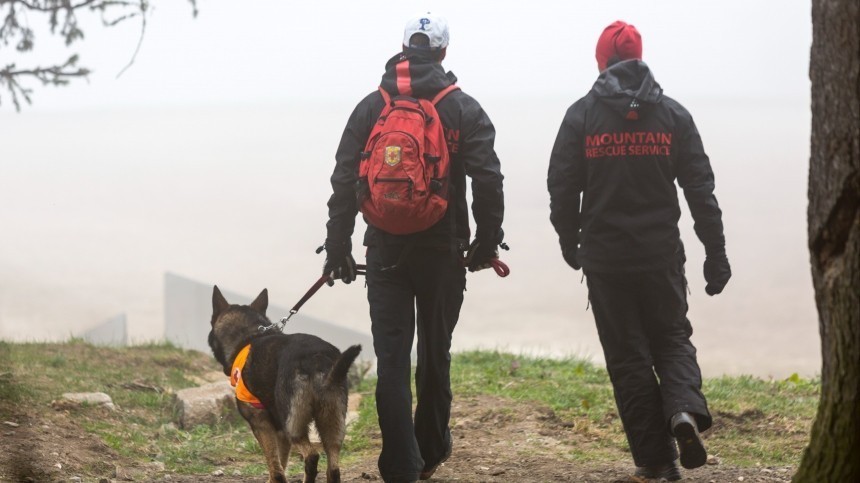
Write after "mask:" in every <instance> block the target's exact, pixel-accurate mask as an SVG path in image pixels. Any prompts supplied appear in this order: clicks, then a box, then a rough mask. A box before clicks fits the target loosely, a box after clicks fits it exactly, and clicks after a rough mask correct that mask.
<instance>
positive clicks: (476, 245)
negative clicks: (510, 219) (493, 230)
mask: <svg viewBox="0 0 860 483" xmlns="http://www.w3.org/2000/svg"><path fill="white" fill-rule="evenodd" d="M498 246H499V247H500V248H501V249H503V250H506V251H507V250H510V247H509V246H508V244H507V243H504V242H502V243H499V244H498ZM488 247H489V248H488ZM463 265H464V266H466V267H467V268H468V269H469V271H470V272H478V271H480V270H484V269H487V268H492V269H493V271H495V272H496V275H498V276H500V277H502V278H504V277H507V276H508V275H510V274H511V269H510V268H509V267H508V265H507V264H506V263H505V262H503V261H501V260H500V259H499V250H498V249H497V248H496V246H494V245H491V244H489V243H485V244H484V245H483V247H482V245H481V242H480V241H478V240H477V239H475V241H473V242H472V244H471V245H469V251H468V252H466V258H464V259H463Z"/></svg>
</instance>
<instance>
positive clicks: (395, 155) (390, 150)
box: [385, 146, 400, 166]
mask: <svg viewBox="0 0 860 483" xmlns="http://www.w3.org/2000/svg"><path fill="white" fill-rule="evenodd" d="M399 162H400V146H385V164H387V165H389V166H397V164H398V163H399Z"/></svg>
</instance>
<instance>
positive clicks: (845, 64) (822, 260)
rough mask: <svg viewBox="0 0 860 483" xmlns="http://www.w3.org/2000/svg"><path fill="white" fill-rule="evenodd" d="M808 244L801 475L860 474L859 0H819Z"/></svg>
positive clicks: (818, 478) (841, 478) (842, 478)
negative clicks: (809, 417) (814, 342)
mask: <svg viewBox="0 0 860 483" xmlns="http://www.w3.org/2000/svg"><path fill="white" fill-rule="evenodd" d="M812 32H813V41H812V52H811V59H810V65H809V71H810V78H811V79H812V146H811V153H810V160H809V212H808V216H809V251H810V258H811V263H812V281H813V284H814V286H815V302H816V305H817V306H818V318H819V330H820V332H821V349H822V360H823V365H822V369H821V402H820V405H819V407H818V415H817V416H816V419H815V424H814V425H813V427H812V435H811V440H810V443H809V447H808V448H807V449H806V452H805V453H804V455H803V461H802V462H801V464H800V469H799V470H798V472H797V474H796V475H795V477H794V481H795V482H860V2H857V0H813V2H812Z"/></svg>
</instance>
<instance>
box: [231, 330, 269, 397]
mask: <svg viewBox="0 0 860 483" xmlns="http://www.w3.org/2000/svg"><path fill="white" fill-rule="evenodd" d="M250 352H251V344H248V345H246V346H245V347H243V348H242V350H240V351H239V353H238V354H237V355H236V359H235V360H234V361H233V370H232V371H230V385H231V386H233V387H235V388H236V399H238V400H240V401H242V402H246V403H248V404H250V405H252V406H254V407H255V408H258V409H262V408H263V407H264V406H263V403H261V402H260V400H259V399H257V396H254V395H253V394H251V391H249V390H248V387H247V386H245V381H243V380H242V369H244V368H245V361H247V360H248V353H250Z"/></svg>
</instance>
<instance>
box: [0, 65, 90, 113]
mask: <svg viewBox="0 0 860 483" xmlns="http://www.w3.org/2000/svg"><path fill="white" fill-rule="evenodd" d="M77 63H78V56H77V55H73V56H71V57H69V59H68V60H67V61H66V62H64V63H63V64H61V65H55V66H51V67H35V68H33V69H19V70H16V65H15V64H9V65H7V66H6V67H4V68H3V69H0V87H5V88H6V90H8V91H9V94H10V95H11V96H12V103H13V104H14V105H15V110H16V111H19V112H20V111H21V100H22V99H23V100H24V101H26V102H27V104H32V101H31V99H30V94H32V92H33V89H30V88H26V87H24V86H23V85H21V79H23V78H33V79H36V80H37V81H39V82H41V83H42V85H45V86H46V85H55V86H61V85H66V84H68V83H69V80H70V79H72V78H78V77H83V78H86V77H87V76H88V75H89V74H90V71H89V69H86V68H83V67H77Z"/></svg>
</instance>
